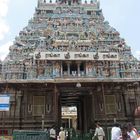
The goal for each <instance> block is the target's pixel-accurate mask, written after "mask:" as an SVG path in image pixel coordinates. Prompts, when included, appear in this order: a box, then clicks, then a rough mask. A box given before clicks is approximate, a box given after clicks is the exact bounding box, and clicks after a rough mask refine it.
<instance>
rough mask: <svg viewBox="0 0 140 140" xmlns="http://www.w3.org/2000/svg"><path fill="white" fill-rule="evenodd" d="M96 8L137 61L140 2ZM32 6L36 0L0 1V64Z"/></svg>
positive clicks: (104, 0)
mask: <svg viewBox="0 0 140 140" xmlns="http://www.w3.org/2000/svg"><path fill="white" fill-rule="evenodd" d="M47 1H49V0H47ZM100 5H101V6H100V7H101V9H102V11H103V15H104V17H105V20H106V21H108V22H109V24H110V25H111V26H112V27H114V28H115V29H116V30H117V31H119V33H120V36H121V37H122V38H124V39H125V40H126V43H127V45H129V46H130V47H131V50H132V54H133V55H134V56H135V57H136V58H138V59H139V60H140V47H139V42H140V35H139V34H140V18H139V16H140V15H139V13H140V0H100ZM36 6H37V0H0V60H4V58H5V56H6V55H7V54H8V52H9V46H10V45H12V42H13V41H14V39H15V37H16V36H18V34H19V32H20V31H21V30H22V29H23V28H24V27H25V26H27V24H28V20H29V19H31V18H32V17H33V14H34V11H35V7H36Z"/></svg>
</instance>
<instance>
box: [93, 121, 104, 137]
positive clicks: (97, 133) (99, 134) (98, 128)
mask: <svg viewBox="0 0 140 140" xmlns="http://www.w3.org/2000/svg"><path fill="white" fill-rule="evenodd" d="M95 136H97V137H98V140H103V138H104V137H105V133H104V130H103V128H102V127H101V126H100V123H99V122H97V123H96V129H95V133H94V137H95ZM94 137H93V138H92V139H94Z"/></svg>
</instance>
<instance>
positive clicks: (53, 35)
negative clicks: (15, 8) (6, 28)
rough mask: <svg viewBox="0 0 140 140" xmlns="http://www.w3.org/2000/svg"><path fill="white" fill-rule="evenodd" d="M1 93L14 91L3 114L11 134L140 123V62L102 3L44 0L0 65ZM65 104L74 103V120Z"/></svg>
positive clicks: (40, 1)
mask: <svg viewBox="0 0 140 140" xmlns="http://www.w3.org/2000/svg"><path fill="white" fill-rule="evenodd" d="M0 94H1V96H2V95H9V96H10V108H9V111H1V112H0V116H1V120H2V121H0V128H3V129H6V130H9V131H12V130H14V129H41V128H42V127H43V128H49V127H52V126H53V125H57V126H58V127H59V126H61V125H63V126H64V127H65V126H67V124H66V123H69V125H68V126H69V127H75V129H76V130H81V131H82V132H87V131H89V129H90V128H92V127H93V126H94V122H95V121H100V122H101V123H102V124H103V126H104V127H107V128H108V127H109V126H111V125H112V124H113V123H114V121H115V120H117V121H118V122H120V123H125V122H128V121H131V122H133V123H134V124H135V125H136V126H138V127H140V107H139V106H140V62H139V61H138V60H137V59H136V58H135V57H134V56H133V55H132V53H131V48H130V46H128V45H127V44H126V42H125V40H124V39H123V38H121V37H120V34H119V32H118V31H117V30H116V29H114V28H113V27H111V26H110V25H109V22H108V21H106V20H105V19H104V16H103V13H102V10H101V9H100V3H99V1H98V0H91V2H90V3H87V1H85V2H84V3H82V2H81V0H60V1H56V2H55V3H52V2H51V1H50V2H49V3H47V2H46V1H45V0H38V4H37V7H36V9H35V13H34V15H33V17H32V18H31V19H30V20H29V22H28V25H27V26H26V27H25V28H24V29H22V30H21V31H20V32H19V35H18V36H16V38H15V40H14V42H13V45H12V46H10V52H9V54H8V56H7V57H6V58H5V60H4V61H2V62H0ZM66 107H74V108H76V109H75V111H76V119H75V120H74V121H75V122H71V120H68V122H67V121H64V116H63V115H64V112H63V111H64V108H66ZM62 110H63V111H62ZM62 112H63V113H62ZM71 113H72V111H71ZM42 120H43V124H42ZM70 124H71V126H70Z"/></svg>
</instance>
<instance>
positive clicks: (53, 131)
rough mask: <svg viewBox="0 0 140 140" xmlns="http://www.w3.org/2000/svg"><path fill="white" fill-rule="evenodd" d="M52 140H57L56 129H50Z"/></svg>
mask: <svg viewBox="0 0 140 140" xmlns="http://www.w3.org/2000/svg"><path fill="white" fill-rule="evenodd" d="M50 140H56V131H55V129H54V127H52V128H51V129H50Z"/></svg>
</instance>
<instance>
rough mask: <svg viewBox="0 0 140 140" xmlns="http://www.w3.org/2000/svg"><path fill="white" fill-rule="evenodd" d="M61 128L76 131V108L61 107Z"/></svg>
mask: <svg viewBox="0 0 140 140" xmlns="http://www.w3.org/2000/svg"><path fill="white" fill-rule="evenodd" d="M61 118H62V126H63V127H64V128H74V129H75V130H76V129H77V107H76V106H62V107H61Z"/></svg>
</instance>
